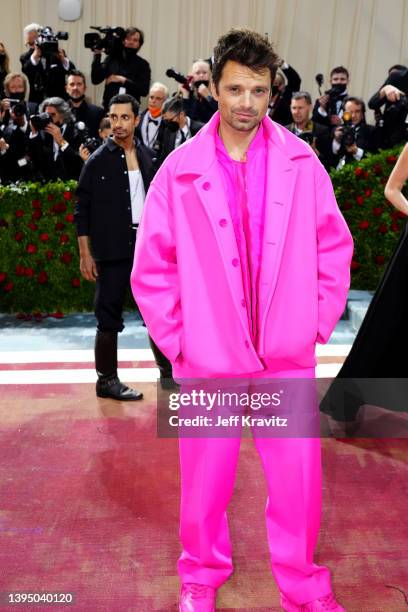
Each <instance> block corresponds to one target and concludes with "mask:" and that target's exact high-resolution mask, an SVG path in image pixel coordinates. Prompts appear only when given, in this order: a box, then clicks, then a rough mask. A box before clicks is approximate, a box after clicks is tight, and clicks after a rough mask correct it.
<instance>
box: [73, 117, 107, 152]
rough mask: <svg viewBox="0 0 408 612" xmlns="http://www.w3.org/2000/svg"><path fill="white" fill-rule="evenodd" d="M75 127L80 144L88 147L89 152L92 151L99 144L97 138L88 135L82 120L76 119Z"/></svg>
mask: <svg viewBox="0 0 408 612" xmlns="http://www.w3.org/2000/svg"><path fill="white" fill-rule="evenodd" d="M75 128H76V130H77V132H78V135H79V139H80V141H81V144H83V145H84V147H86V148H87V149H88V151H89V153H93V152H94V151H96V149H98V148H99V147H100V146H101V143H100V142H99V140H98V138H92V137H91V136H89V132H88V128H87V127H86V125H85V123H84V122H83V121H77V122H76V124H75Z"/></svg>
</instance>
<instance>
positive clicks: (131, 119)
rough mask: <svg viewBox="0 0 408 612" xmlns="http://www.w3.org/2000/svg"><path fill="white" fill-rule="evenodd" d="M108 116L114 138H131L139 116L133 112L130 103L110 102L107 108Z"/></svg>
mask: <svg viewBox="0 0 408 612" xmlns="http://www.w3.org/2000/svg"><path fill="white" fill-rule="evenodd" d="M108 117H109V120H110V123H111V128H112V132H113V135H114V137H115V139H116V140H118V141H119V140H126V139H128V138H133V135H134V133H135V129H136V127H137V125H138V123H139V117H138V116H136V115H135V114H134V113H133V110H132V105H131V104H130V103H129V102H127V103H126V104H112V106H111V107H110V108H109V113H108Z"/></svg>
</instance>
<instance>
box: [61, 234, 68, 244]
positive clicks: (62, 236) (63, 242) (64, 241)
mask: <svg viewBox="0 0 408 612" xmlns="http://www.w3.org/2000/svg"><path fill="white" fill-rule="evenodd" d="M67 242H69V236H68V235H67V234H61V236H60V243H61V244H66V243H67Z"/></svg>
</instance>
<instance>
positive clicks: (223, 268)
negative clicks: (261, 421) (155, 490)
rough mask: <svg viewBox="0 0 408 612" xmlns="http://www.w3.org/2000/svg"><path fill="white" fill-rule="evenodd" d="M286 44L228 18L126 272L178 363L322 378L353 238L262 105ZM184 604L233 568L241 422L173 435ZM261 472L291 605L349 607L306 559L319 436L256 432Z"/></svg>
mask: <svg viewBox="0 0 408 612" xmlns="http://www.w3.org/2000/svg"><path fill="white" fill-rule="evenodd" d="M278 64H279V59H278V57H277V55H276V54H275V53H274V51H273V48H272V46H271V45H270V43H269V42H268V40H267V39H266V38H265V37H263V36H261V35H259V34H257V33H256V32H252V31H249V30H231V31H230V32H228V33H227V34H226V35H224V36H222V37H221V38H220V40H219V41H218V43H217V46H216V48H215V50H214V68H213V84H212V92H213V96H214V98H215V99H217V101H218V106H219V112H217V113H216V114H215V115H214V116H213V117H212V119H211V120H210V122H209V123H208V124H207V125H206V126H205V127H204V128H202V129H201V130H200V132H199V133H198V134H197V135H196V136H195V137H194V138H193V139H191V140H189V141H188V142H187V143H185V144H184V145H182V146H181V147H179V148H178V149H177V150H176V151H174V152H173V153H172V154H171V155H170V156H169V157H168V158H167V160H166V162H165V163H164V165H163V166H162V167H161V168H160V171H159V172H158V173H157V175H156V177H155V179H154V180H153V182H152V184H151V187H150V189H149V193H148V195H147V199H146V203H145V208H144V213H143V218H142V223H141V229H139V235H138V240H137V244H136V250H135V260H134V267H133V271H132V276H131V283H132V289H133V294H134V297H135V299H136V301H137V303H138V306H139V308H140V310H141V312H142V315H143V318H144V320H145V322H146V325H147V327H148V330H149V333H150V334H151V336H152V337H153V339H154V341H155V342H156V344H157V345H158V346H159V347H160V349H161V350H162V351H163V353H164V354H165V355H166V356H167V357H168V358H169V359H170V361H171V362H172V364H173V371H174V375H175V377H176V378H177V379H178V380H180V382H181V384H183V381H185V380H187V379H191V378H197V377H201V378H203V379H204V378H205V379H209V380H211V379H214V378H231V379H238V380H240V379H245V380H247V381H248V380H249V381H250V383H251V384H252V383H254V382H255V381H259V379H267V378H269V379H274V378H290V379H291V378H303V379H310V378H313V377H314V370H315V365H316V360H315V343H316V342H321V343H324V342H326V341H327V340H328V338H329V336H330V334H331V332H332V330H333V328H334V326H335V324H336V322H337V320H338V319H339V317H340V315H341V313H342V311H343V309H344V306H345V302H346V296H347V290H348V287H349V265H350V261H351V255H352V239H351V236H350V233H349V231H348V229H347V226H346V224H345V222H344V219H343V217H342V216H341V214H340V212H339V210H338V207H337V204H336V201H335V198H334V194H333V189H332V186H331V183H330V180H329V178H328V176H327V174H326V172H325V170H324V169H323V167H322V165H321V164H320V162H319V161H318V159H317V157H316V156H315V154H314V153H313V151H312V149H311V148H310V147H309V146H308V145H307V144H306V143H305V142H303V141H302V140H300V139H298V138H297V137H296V136H294V135H293V134H291V133H290V132H288V131H287V130H285V129H284V128H283V127H281V126H279V125H278V124H276V123H274V122H273V121H271V120H270V119H269V118H268V117H267V116H266V115H267V110H268V102H269V99H270V92H271V84H272V83H273V81H274V76H275V73H276V69H277V66H278ZM179 443H180V463H181V487H182V494H181V512H180V537H181V542H182V548H183V550H182V554H181V557H180V559H179V563H178V570H179V574H180V577H181V583H182V586H181V593H180V610H181V612H206V611H211V610H215V598H216V589H217V588H218V587H219V586H220V585H221V584H223V582H225V581H226V580H227V579H228V577H229V576H230V575H231V573H232V560H231V544H230V539H229V533H228V525H227V518H226V510H227V506H228V502H229V500H230V498H231V495H232V491H233V486H234V479H235V471H236V465H237V458H238V453H239V445H240V438H239V436H235V437H234V436H233V437H229V436H227V435H225V436H223V437H222V438H220V437H218V438H217V437H214V436H209V435H206V434H205V433H203V435H202V436H201V437H194V438H192V437H187V438H185V437H180V440H179ZM255 445H256V448H257V450H258V452H259V454H260V457H261V460H262V463H263V467H264V472H265V476H266V480H267V484H268V501H267V506H266V524H267V530H268V542H269V548H270V554H271V565H272V572H273V575H274V577H275V579H276V581H277V584H278V586H279V589H280V592H281V605H282V608H283V609H284V610H286V611H288V612H294V611H299V612H323V611H327V610H330V611H332V612H341V611H344V608H343V607H342V606H340V605H339V604H338V603H337V602H336V600H335V598H334V595H333V593H332V589H331V583H330V574H329V570H328V569H327V568H326V567H323V566H318V565H316V564H315V563H313V551H314V548H315V545H316V541H317V536H318V530H319V521H320V510H321V454H320V439H319V437H295V438H294V437H276V436H275V437H262V436H255Z"/></svg>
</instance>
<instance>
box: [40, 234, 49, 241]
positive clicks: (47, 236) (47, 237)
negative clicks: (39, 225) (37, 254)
mask: <svg viewBox="0 0 408 612" xmlns="http://www.w3.org/2000/svg"><path fill="white" fill-rule="evenodd" d="M48 239H49V235H48V234H40V240H41V242H47V240H48Z"/></svg>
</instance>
